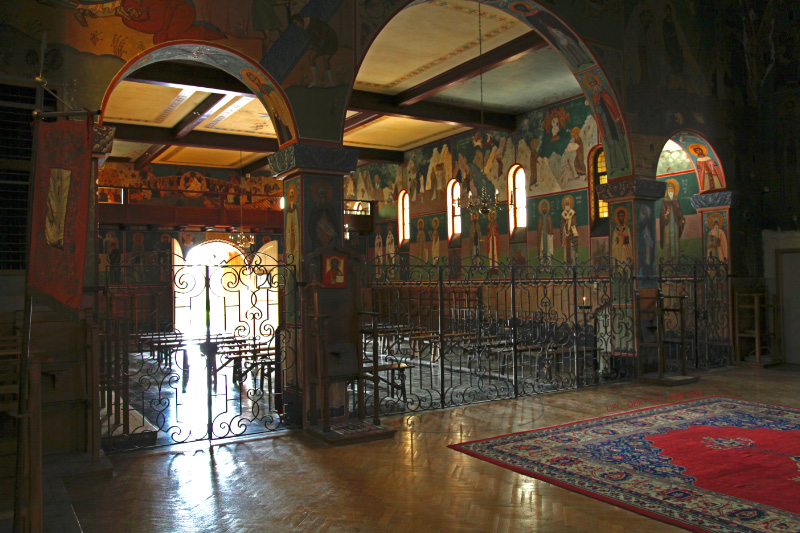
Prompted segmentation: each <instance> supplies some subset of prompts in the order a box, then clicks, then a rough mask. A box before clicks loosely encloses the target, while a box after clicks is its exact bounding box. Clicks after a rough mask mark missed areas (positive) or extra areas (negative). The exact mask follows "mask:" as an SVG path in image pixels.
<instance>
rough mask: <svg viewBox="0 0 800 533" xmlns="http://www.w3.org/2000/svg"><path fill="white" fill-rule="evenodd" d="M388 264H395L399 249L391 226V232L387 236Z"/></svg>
mask: <svg viewBox="0 0 800 533" xmlns="http://www.w3.org/2000/svg"><path fill="white" fill-rule="evenodd" d="M385 252H386V253H385V255H386V262H387V263H388V264H392V263H394V256H395V254H396V253H397V247H396V245H395V242H394V233H392V227H391V226H389V231H388V233H387V234H386V250H385Z"/></svg>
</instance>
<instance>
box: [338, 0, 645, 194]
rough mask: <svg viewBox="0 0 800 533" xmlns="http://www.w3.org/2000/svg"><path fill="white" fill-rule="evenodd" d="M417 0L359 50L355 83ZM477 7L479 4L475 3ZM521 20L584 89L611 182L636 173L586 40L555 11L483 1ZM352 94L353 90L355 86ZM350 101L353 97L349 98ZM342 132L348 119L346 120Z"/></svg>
mask: <svg viewBox="0 0 800 533" xmlns="http://www.w3.org/2000/svg"><path fill="white" fill-rule="evenodd" d="M417 3H418V1H417V0H403V1H400V2H397V3H396V7H393V8H392V9H386V10H385V11H386V14H385V16H386V18H385V19H384V20H383V21H382V23H380V24H378V25H377V28H375V29H373V30H372V31H374V34H372V35H371V36H370V38H369V39H368V41H367V40H365V42H364V44H363V47H359V52H360V53H359V56H358V60H357V64H356V71H355V72H354V76H353V84H355V78H356V77H357V74H358V70H359V69H360V67H361V64H362V62H363V61H364V58H365V57H366V55H367V53H368V52H369V50H370V48H371V47H372V45H373V44H374V42H375V39H376V38H377V36H378V35H379V34H380V32H381V31H383V29H384V28H385V27H386V25H388V24H389V23H391V20H392V19H393V18H394V17H395V16H396V15H397V14H398V13H399V12H400V11H402V9H405V8H407V7H411V6H413V5H415V4H417ZM475 3H476V5H477V1H476V2H475ZM483 4H484V5H485V6H487V7H489V8H492V9H498V10H501V11H504V12H505V13H507V14H509V15H511V16H513V17H515V18H517V19H519V20H520V21H522V22H523V23H525V24H526V25H527V26H528V27H529V28H530V29H532V30H534V31H536V32H537V33H538V34H539V35H540V36H541V37H542V38H543V39H544V40H545V41H547V43H548V44H549V45H550V46H552V48H553V49H554V50H555V51H556V52H557V53H558V54H559V55H560V56H561V58H562V59H563V60H564V62H565V64H566V65H567V67H568V68H569V69H570V70H571V71H572V73H573V75H574V76H575V78H576V80H577V81H578V84H579V85H580V87H581V89H582V90H583V93H584V95H585V96H586V99H587V101H588V102H589V105H590V107H591V108H592V113H593V114H594V117H595V120H596V122H597V125H598V134H599V136H600V142H601V143H602V144H603V146H604V149H605V152H606V157H607V160H608V167H609V179H610V180H614V179H618V178H625V177H629V176H631V175H632V174H633V168H634V166H633V160H632V152H631V146H630V137H629V133H628V127H627V124H626V121H625V115H624V113H623V112H622V107H621V106H620V104H619V99H618V98H617V96H616V93H615V90H614V88H613V85H612V84H611V81H610V79H609V77H608V76H607V75H606V73H605V71H604V70H603V67H602V66H601V64H600V62H599V61H598V60H597V58H596V57H595V54H594V53H593V52H592V51H591V50H590V49H589V47H588V46H587V45H586V44H584V41H583V39H582V38H581V37H580V36H579V35H578V34H577V33H576V32H575V31H574V30H573V29H572V28H571V27H570V26H569V25H568V24H567V23H566V22H564V20H563V19H562V18H560V17H559V16H558V15H556V14H555V9H547V8H544V7H543V6H540V5H536V4H532V3H530V2H528V1H523V0H519V1H510V2H498V3H495V2H483ZM350 89H351V91H352V89H353V87H352V86H351V88H350ZM348 99H349V97H348ZM341 129H342V131H343V130H344V117H342V128H341Z"/></svg>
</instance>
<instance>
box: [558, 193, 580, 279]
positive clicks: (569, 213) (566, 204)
mask: <svg viewBox="0 0 800 533" xmlns="http://www.w3.org/2000/svg"><path fill="white" fill-rule="evenodd" d="M572 203H573V199H572V196H571V195H569V194H568V195H566V196H565V197H564V199H563V200H562V201H561V207H562V208H563V211H561V247H562V248H563V249H564V262H565V263H567V264H573V263H575V261H576V259H577V256H578V224H577V221H578V215H577V213H575V210H574V209H573V208H572Z"/></svg>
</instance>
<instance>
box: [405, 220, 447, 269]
mask: <svg viewBox="0 0 800 533" xmlns="http://www.w3.org/2000/svg"><path fill="white" fill-rule="evenodd" d="M446 252H447V219H446V218H445V215H426V216H422V217H417V218H413V217H412V219H411V242H410V246H409V253H410V254H411V256H412V257H414V258H417V259H418V260H420V261H422V262H426V263H433V264H438V263H439V262H441V260H442V258H443V257H445V256H446Z"/></svg>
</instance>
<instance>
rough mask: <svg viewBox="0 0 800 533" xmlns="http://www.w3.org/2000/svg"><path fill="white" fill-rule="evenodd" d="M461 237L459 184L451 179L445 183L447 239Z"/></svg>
mask: <svg viewBox="0 0 800 533" xmlns="http://www.w3.org/2000/svg"><path fill="white" fill-rule="evenodd" d="M457 235H461V184H460V183H459V182H458V180H456V179H455V178H454V179H451V180H450V181H449V182H448V183H447V239H448V240H450V239H452V238H453V237H455V236H457Z"/></svg>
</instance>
